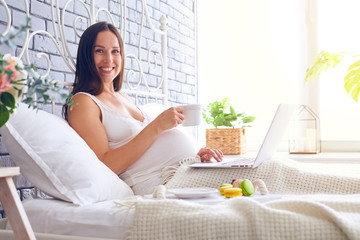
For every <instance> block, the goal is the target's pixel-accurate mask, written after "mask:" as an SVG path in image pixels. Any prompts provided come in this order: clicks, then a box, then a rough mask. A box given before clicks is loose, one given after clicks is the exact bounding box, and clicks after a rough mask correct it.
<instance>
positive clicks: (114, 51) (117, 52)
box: [112, 50, 120, 54]
mask: <svg viewBox="0 0 360 240" xmlns="http://www.w3.org/2000/svg"><path fill="white" fill-rule="evenodd" d="M112 52H113V53H115V54H119V53H120V51H119V50H113V51H112Z"/></svg>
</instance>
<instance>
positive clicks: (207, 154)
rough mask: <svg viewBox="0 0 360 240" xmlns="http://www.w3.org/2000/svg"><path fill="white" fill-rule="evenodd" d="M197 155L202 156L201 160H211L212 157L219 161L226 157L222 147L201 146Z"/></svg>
mask: <svg viewBox="0 0 360 240" xmlns="http://www.w3.org/2000/svg"><path fill="white" fill-rule="evenodd" d="M197 155H198V156H199V157H200V159H201V162H211V159H212V158H214V159H215V160H216V161H217V162H221V161H222V160H223V157H224V154H223V152H222V151H221V150H220V149H211V148H208V147H205V148H201V149H200V150H199V152H198V153H197Z"/></svg>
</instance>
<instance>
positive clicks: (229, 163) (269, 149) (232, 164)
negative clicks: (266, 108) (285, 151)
mask: <svg viewBox="0 0 360 240" xmlns="http://www.w3.org/2000/svg"><path fill="white" fill-rule="evenodd" d="M295 107H296V105H295V104H284V103H281V104H280V105H279V106H278V108H277V110H276V113H275V116H274V118H273V120H272V122H271V124H270V127H269V129H268V132H267V134H266V136H265V138H264V141H263V143H262V144H261V147H260V150H259V152H258V153H257V154H255V155H254V156H248V155H244V156H236V157H231V158H224V160H223V161H221V162H214V163H194V164H191V165H190V167H193V168H256V167H258V166H259V165H260V164H262V163H263V162H265V161H267V160H269V159H271V157H272V155H273V154H274V152H275V150H276V148H277V147H278V145H279V143H280V141H281V139H282V137H283V135H284V133H285V131H286V129H287V126H288V123H289V121H290V119H291V117H292V115H293V113H294V110H295Z"/></svg>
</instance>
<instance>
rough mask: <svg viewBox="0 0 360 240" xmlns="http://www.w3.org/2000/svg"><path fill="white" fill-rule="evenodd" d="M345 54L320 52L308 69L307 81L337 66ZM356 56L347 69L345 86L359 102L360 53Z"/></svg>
mask: <svg viewBox="0 0 360 240" xmlns="http://www.w3.org/2000/svg"><path fill="white" fill-rule="evenodd" d="M345 56H346V55H345V54H343V53H329V52H325V51H322V52H320V53H319V54H318V56H317V57H316V60H315V61H314V63H313V64H312V65H311V66H310V67H309V68H308V69H307V70H306V76H305V81H314V80H316V79H317V78H318V77H319V76H320V75H321V73H322V72H324V71H326V70H327V69H329V68H330V67H332V68H335V67H336V66H337V65H338V64H339V63H340V62H341V61H342V60H343V58H344V57H345ZM354 57H355V59H356V58H357V60H355V61H354V62H353V63H352V64H351V65H350V66H349V67H348V69H347V73H346V75H345V77H344V88H345V90H346V92H347V93H348V94H349V95H350V96H351V98H352V99H354V100H355V101H356V102H358V99H359V93H360V60H359V56H358V55H355V56H354Z"/></svg>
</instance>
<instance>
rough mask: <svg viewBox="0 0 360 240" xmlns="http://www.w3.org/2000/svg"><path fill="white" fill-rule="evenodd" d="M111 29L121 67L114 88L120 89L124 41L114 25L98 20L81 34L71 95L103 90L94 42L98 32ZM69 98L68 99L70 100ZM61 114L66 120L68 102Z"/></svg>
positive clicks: (96, 93)
mask: <svg viewBox="0 0 360 240" xmlns="http://www.w3.org/2000/svg"><path fill="white" fill-rule="evenodd" d="M102 31H111V32H112V33H114V34H115V36H116V37H117V39H118V41H119V46H120V55H121V68H120V73H119V75H117V76H116V77H115V78H114V80H113V85H114V90H115V91H120V90H121V87H122V83H123V78H124V62H125V61H124V60H125V54H124V43H123V40H122V38H121V36H120V33H119V32H118V30H117V29H116V27H115V26H114V25H112V24H110V23H107V22H98V23H95V24H93V25H91V26H90V27H88V28H87V29H86V30H85V31H84V33H83V34H82V35H81V38H80V42H79V46H78V51H77V57H76V72H75V80H74V85H73V90H72V92H71V94H72V95H74V94H76V93H78V92H86V93H90V94H92V95H98V94H100V93H101V92H102V90H103V84H102V81H101V78H100V76H99V74H98V71H97V69H96V67H95V63H94V51H93V50H94V44H95V41H96V37H97V35H98V33H99V32H102ZM70 100H71V99H68V101H70ZM62 113H63V116H64V118H65V119H66V120H68V102H67V103H66V104H64V106H63V111H62Z"/></svg>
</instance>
